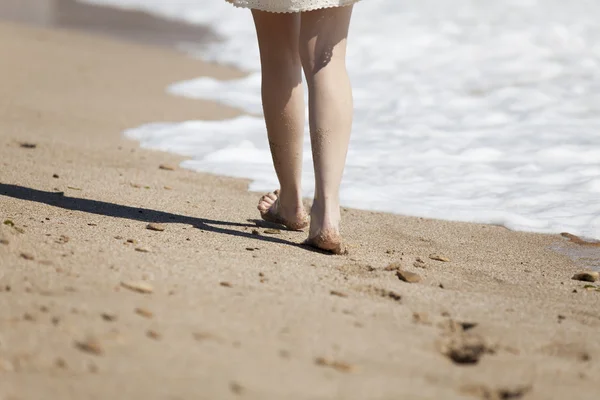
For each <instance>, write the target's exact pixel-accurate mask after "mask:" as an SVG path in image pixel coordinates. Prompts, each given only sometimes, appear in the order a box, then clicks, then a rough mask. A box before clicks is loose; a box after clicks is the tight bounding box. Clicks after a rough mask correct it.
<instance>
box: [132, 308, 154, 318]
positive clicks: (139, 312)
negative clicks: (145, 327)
mask: <svg viewBox="0 0 600 400" xmlns="http://www.w3.org/2000/svg"><path fill="white" fill-rule="evenodd" d="M135 313H136V314H137V315H140V316H142V317H144V318H152V317H153V316H154V313H153V312H152V311H150V310H148V309H146V308H141V307H138V308H136V309H135Z"/></svg>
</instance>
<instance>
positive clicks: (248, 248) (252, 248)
mask: <svg viewBox="0 0 600 400" xmlns="http://www.w3.org/2000/svg"><path fill="white" fill-rule="evenodd" d="M246 250H248V251H254V250H256V249H255V248H254V247H246Z"/></svg>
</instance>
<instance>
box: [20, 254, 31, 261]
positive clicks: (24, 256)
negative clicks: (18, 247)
mask: <svg viewBox="0 0 600 400" xmlns="http://www.w3.org/2000/svg"><path fill="white" fill-rule="evenodd" d="M21 258H24V259H26V260H29V261H31V260H33V259H34V257H33V255H31V254H29V253H21Z"/></svg>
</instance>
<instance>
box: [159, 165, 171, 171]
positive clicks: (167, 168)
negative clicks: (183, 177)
mask: <svg viewBox="0 0 600 400" xmlns="http://www.w3.org/2000/svg"><path fill="white" fill-rule="evenodd" d="M158 168H159V169H162V170H164V171H175V167H174V166H172V165H169V164H160V165H159V166H158Z"/></svg>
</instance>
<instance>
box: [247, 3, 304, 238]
mask: <svg viewBox="0 0 600 400" xmlns="http://www.w3.org/2000/svg"><path fill="white" fill-rule="evenodd" d="M252 15H253V17H254V24H255V26H256V34H257V37H258V45H259V49H260V62H261V70H262V103H263V111H264V116H265V123H266V126H267V135H268V137H269V146H270V148H271V155H272V157H273V164H274V167H275V172H276V173H277V178H278V179H279V185H280V186H279V187H280V190H279V191H275V192H273V193H269V194H266V195H264V196H263V197H262V198H261V200H260V202H259V203H258V209H259V211H260V213H261V215H262V217H263V218H264V219H265V220H267V221H271V222H276V223H280V224H283V225H285V226H287V227H288V228H291V229H301V228H304V227H305V226H306V225H308V222H307V219H308V218H307V215H306V211H305V210H304V206H303V204H302V188H301V177H302V147H303V141H304V92H303V90H302V66H301V63H300V56H299V54H298V35H299V30H300V15H299V14H276V13H269V12H264V11H257V10H254V11H252Z"/></svg>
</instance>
